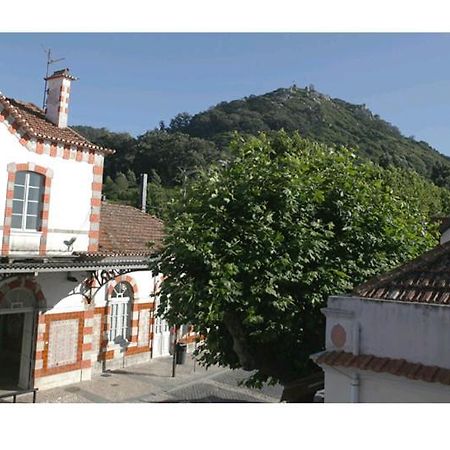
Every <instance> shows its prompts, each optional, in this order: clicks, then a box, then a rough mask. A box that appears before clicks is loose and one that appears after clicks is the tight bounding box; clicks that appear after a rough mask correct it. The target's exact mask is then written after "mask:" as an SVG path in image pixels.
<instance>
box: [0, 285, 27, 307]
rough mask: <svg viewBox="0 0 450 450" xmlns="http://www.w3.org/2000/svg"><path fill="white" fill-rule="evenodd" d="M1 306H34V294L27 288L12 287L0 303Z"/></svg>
mask: <svg viewBox="0 0 450 450" xmlns="http://www.w3.org/2000/svg"><path fill="white" fill-rule="evenodd" d="M0 305H1V307H2V308H9V309H14V308H32V307H34V306H35V298H34V294H33V293H32V292H31V291H29V290H28V289H21V288H19V289H13V290H12V291H9V292H8V293H7V294H6V296H5V298H4V299H3V301H2V302H1V303H0Z"/></svg>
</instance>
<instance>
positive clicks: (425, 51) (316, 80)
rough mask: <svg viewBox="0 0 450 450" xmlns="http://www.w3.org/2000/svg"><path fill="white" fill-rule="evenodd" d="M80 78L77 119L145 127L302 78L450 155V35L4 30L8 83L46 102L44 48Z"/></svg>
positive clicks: (11, 91)
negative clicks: (363, 107)
mask: <svg viewBox="0 0 450 450" xmlns="http://www.w3.org/2000/svg"><path fill="white" fill-rule="evenodd" d="M42 46H44V47H50V48H52V50H53V53H54V56H55V57H65V58H66V60H65V61H63V62H62V63H59V64H57V65H55V66H54V68H55V69H57V68H61V67H69V68H70V69H71V71H72V73H73V74H74V75H76V76H78V77H79V81H77V82H76V83H74V85H73V88H72V96H71V104H70V106H71V110H70V115H69V122H70V124H71V125H79V124H83V125H91V126H96V127H100V126H104V127H107V128H109V129H111V130H114V131H128V132H130V133H132V134H133V135H139V134H142V133H143V132H145V131H146V130H148V129H152V128H154V127H155V126H157V125H158V123H159V121H160V120H164V121H166V122H169V121H170V119H171V118H172V117H173V116H174V115H175V114H177V113H178V112H182V111H188V112H190V113H192V114H193V113H196V112H199V111H202V110H204V109H206V108H208V107H210V106H213V105H214V104H216V103H218V102H220V101H223V100H232V99H235V98H241V97H244V96H246V95H250V94H262V93H265V92H268V91H271V90H274V89H277V88H279V87H287V86H290V85H292V84H293V83H294V82H295V83H296V84H297V85H298V86H305V85H307V84H310V83H312V84H314V85H315V87H316V89H317V90H319V91H321V92H323V93H325V94H328V95H331V96H332V97H338V98H342V99H344V100H347V101H349V102H353V103H359V104H360V103H366V104H367V106H368V107H369V108H370V109H371V110H372V111H373V112H374V113H377V114H379V115H380V116H381V117H383V118H384V119H386V120H388V121H389V122H391V123H393V124H394V125H396V126H398V127H399V128H400V130H401V131H402V132H403V133H404V134H405V135H407V136H409V135H414V136H415V137H416V139H423V140H425V141H427V142H429V143H430V144H431V145H433V146H434V147H435V148H437V149H438V150H439V151H441V152H443V153H446V154H448V155H450V124H449V118H450V58H448V55H449V54H450V34H350V33H349V34H327V33H314V34H302V33H291V34H290V33H280V34H270V33H267V34H254V33H240V34H231V33H229V34H201V33H198V34H197V33H196V34H176V33H175V34H170V33H163V34H153V33H143V34H138V33H126V34H121V33H115V34H82V33H79V34H77V33H75V34H59V33H48V34H43V33H37V34H25V33H12V34H5V33H4V34H0V54H1V58H0V91H1V92H2V93H3V94H5V95H7V96H9V97H15V98H19V99H22V100H27V101H32V102H34V103H36V104H38V105H40V104H41V103H42V93H43V75H44V74H45V54H44V51H43V49H42Z"/></svg>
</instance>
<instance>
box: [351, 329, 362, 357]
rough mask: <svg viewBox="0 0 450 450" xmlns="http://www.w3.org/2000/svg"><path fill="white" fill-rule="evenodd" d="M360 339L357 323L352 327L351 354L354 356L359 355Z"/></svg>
mask: <svg viewBox="0 0 450 450" xmlns="http://www.w3.org/2000/svg"><path fill="white" fill-rule="evenodd" d="M360 337H361V326H360V325H359V323H358V322H356V323H355V325H354V327H353V354H354V355H355V356H358V355H359V352H360V347H361V345H360Z"/></svg>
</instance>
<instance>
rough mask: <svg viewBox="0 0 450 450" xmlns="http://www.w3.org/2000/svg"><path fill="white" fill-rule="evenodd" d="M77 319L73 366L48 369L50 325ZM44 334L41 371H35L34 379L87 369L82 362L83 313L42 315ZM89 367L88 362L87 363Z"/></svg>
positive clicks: (84, 362) (67, 365)
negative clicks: (75, 352)
mask: <svg viewBox="0 0 450 450" xmlns="http://www.w3.org/2000/svg"><path fill="white" fill-rule="evenodd" d="M69 319H78V337H77V356H76V362H75V363H73V364H66V365H63V366H58V367H48V348H49V337H50V324H51V323H52V322H56V321H59V320H69ZM44 321H45V332H44V335H43V341H44V343H45V346H44V350H43V351H42V357H43V359H42V361H43V367H42V369H36V370H35V371H34V377H35V378H40V377H44V376H48V375H55V374H58V373H63V372H71V371H73V370H79V369H83V368H87V366H88V365H87V364H86V361H83V328H84V312H71V313H60V314H46V315H44ZM89 367H90V361H89Z"/></svg>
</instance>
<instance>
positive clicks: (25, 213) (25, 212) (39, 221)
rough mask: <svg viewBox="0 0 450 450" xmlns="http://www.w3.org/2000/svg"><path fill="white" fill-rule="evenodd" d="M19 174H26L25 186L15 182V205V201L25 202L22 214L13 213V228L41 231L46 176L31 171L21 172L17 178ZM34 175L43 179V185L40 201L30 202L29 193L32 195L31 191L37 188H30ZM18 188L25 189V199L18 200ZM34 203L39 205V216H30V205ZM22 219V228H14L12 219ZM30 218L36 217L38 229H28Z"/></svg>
mask: <svg viewBox="0 0 450 450" xmlns="http://www.w3.org/2000/svg"><path fill="white" fill-rule="evenodd" d="M19 173H24V174H25V184H24V185H22V184H20V185H19V184H18V183H17V182H16V181H14V189H13V203H14V200H18V201H21V202H23V206H22V212H21V213H14V212H13V213H12V214H11V228H12V229H13V230H19V231H41V228H42V217H41V216H42V208H43V200H42V194H43V190H44V184H45V176H44V175H42V174H40V173H37V172H32V171H29V170H21V171H18V172H16V177H17V174H19ZM31 174H34V175H38V176H39V177H40V179H41V184H40V186H39V190H40V192H39V198H38V200H29V198H28V197H29V193H30V189H34V188H36V187H35V186H31V187H30V175H31ZM16 186H20V187H23V189H24V197H23V198H16V197H15V194H16ZM29 202H32V203H37V205H38V207H37V214H29V213H28V203H29ZM13 211H14V210H13ZM14 216H16V217H20V218H21V226H20V227H14V226H13V222H12V219H13V217H14ZM28 216H33V217H36V227H34V228H27V217H28Z"/></svg>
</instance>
